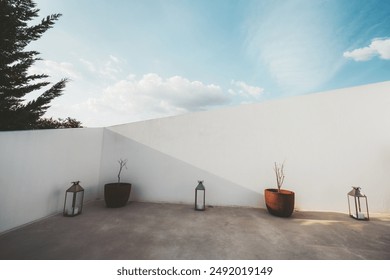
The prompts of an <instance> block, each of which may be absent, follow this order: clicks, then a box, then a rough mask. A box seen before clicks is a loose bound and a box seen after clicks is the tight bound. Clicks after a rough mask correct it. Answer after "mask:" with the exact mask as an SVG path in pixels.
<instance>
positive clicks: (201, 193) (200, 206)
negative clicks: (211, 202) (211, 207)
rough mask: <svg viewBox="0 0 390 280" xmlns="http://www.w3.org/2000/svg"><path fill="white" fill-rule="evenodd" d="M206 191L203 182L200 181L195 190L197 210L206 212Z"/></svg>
mask: <svg viewBox="0 0 390 280" xmlns="http://www.w3.org/2000/svg"><path fill="white" fill-rule="evenodd" d="M205 203H206V189H205V187H204V186H203V181H198V186H197V187H196V188H195V210H198V211H204V210H205V209H206V204H205Z"/></svg>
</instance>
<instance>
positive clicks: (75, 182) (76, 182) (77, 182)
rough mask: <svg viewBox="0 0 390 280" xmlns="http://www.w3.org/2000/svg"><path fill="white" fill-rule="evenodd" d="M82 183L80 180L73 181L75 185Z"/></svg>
mask: <svg viewBox="0 0 390 280" xmlns="http://www.w3.org/2000/svg"><path fill="white" fill-rule="evenodd" d="M79 183H80V181H74V182H72V184H73V185H78V184H79Z"/></svg>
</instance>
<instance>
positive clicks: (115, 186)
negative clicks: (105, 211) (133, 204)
mask: <svg viewBox="0 0 390 280" xmlns="http://www.w3.org/2000/svg"><path fill="white" fill-rule="evenodd" d="M118 163H119V173H118V182H116V183H109V184H105V185H104V201H105V202H106V206H107V207H109V208H117V207H123V206H125V205H126V203H127V201H128V200H129V197H130V191H131V184H129V183H121V172H122V169H123V167H125V168H126V169H127V166H126V163H127V160H122V159H120V160H118Z"/></svg>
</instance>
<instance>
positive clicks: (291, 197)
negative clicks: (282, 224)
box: [264, 162, 295, 217]
mask: <svg viewBox="0 0 390 280" xmlns="http://www.w3.org/2000/svg"><path fill="white" fill-rule="evenodd" d="M274 170H275V175H276V183H277V188H273V189H272V188H271V189H265V190H264V198H265V205H266V206H267V210H268V212H269V213H270V214H272V215H275V216H278V217H290V216H291V214H292V213H293V211H294V202H295V193H294V192H292V191H289V190H284V189H282V185H283V182H284V163H282V164H277V163H276V162H275V166H274Z"/></svg>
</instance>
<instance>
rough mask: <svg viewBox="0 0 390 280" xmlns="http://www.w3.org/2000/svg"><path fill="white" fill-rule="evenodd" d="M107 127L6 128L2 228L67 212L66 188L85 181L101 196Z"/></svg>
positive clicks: (0, 163) (1, 160) (0, 168)
mask: <svg viewBox="0 0 390 280" xmlns="http://www.w3.org/2000/svg"><path fill="white" fill-rule="evenodd" d="M102 135H103V130H102V129H59V130H36V131H19V132H1V133H0V232H3V231H6V230H8V229H11V228H14V227H17V226H20V225H23V224H25V223H29V222H31V221H34V220H36V219H40V218H42V217H45V216H48V215H51V214H54V213H57V212H59V211H62V209H63V206H64V198H65V191H66V189H68V188H69V187H70V186H71V185H72V184H71V182H72V181H78V180H79V181H81V182H80V185H81V186H82V187H83V188H84V189H85V201H88V200H93V199H95V198H96V197H97V191H98V188H97V186H98V180H99V170H100V159H101V147H102Z"/></svg>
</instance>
